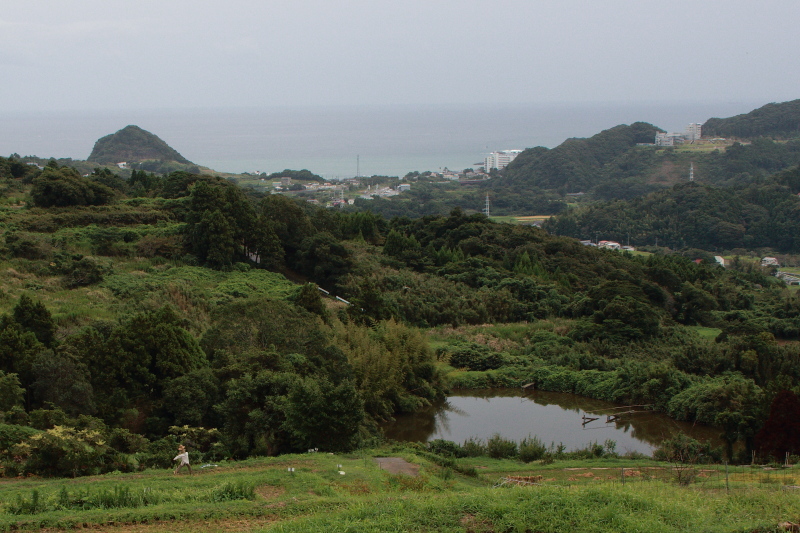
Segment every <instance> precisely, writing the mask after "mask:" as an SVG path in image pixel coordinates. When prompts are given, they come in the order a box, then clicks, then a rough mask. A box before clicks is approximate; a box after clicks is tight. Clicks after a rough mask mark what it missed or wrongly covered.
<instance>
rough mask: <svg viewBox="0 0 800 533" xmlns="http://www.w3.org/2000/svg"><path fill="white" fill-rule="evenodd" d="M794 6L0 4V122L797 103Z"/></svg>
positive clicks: (433, 0) (363, 0)
mask: <svg viewBox="0 0 800 533" xmlns="http://www.w3.org/2000/svg"><path fill="white" fill-rule="evenodd" d="M798 22H800V2H798V1H797V0H772V1H771V0H765V1H760V2H755V1H752V0H735V1H717V2H709V1H703V0H699V1H698V0H693V1H691V2H690V1H683V0H670V1H668V2H655V1H648V0H635V1H629V0H592V1H577V0H547V1H539V0H392V1H384V0H327V1H321V0H280V1H273V0H264V1H256V0H251V1H237V0H226V1H224V2H222V1H204V0H191V1H184V0H135V1H134V0H71V1H64V0H36V1H31V0H4V1H3V3H2V10H0V68H2V73H3V74H2V76H0V110H2V111H34V110H107V109H118V110H125V109H164V108H191V107H222V108H225V107H243V106H259V107H261V106H293V105H339V104H342V105H352V104H444V103H452V104H486V103H499V104H509V103H534V104H542V103H544V104H547V103H563V102H570V103H585V102H683V101H702V102H738V101H755V102H763V103H767V102H779V101H786V100H793V99H796V98H800V90H798V88H800V53H798V46H797V42H796V39H797V24H798Z"/></svg>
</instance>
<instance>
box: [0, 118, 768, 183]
mask: <svg viewBox="0 0 800 533" xmlns="http://www.w3.org/2000/svg"><path fill="white" fill-rule="evenodd" d="M766 103H768V102H763V103H753V102H716V103H708V102H706V103H704V102H683V103H680V102H662V103H658V102H655V103H630V104H628V103H624V102H616V103H581V104H566V103H565V104H547V105H545V104H518V105H512V104H497V105H491V104H483V105H455V104H454V105H386V106H305V107H300V106H297V107H263V108H231V109H221V108H219V109H161V110H159V109H152V110H134V111H39V112H32V111H0V154H1V155H4V156H8V155H10V154H12V153H17V154H20V155H22V156H26V155H31V156H37V157H43V158H48V157H55V158H59V159H60V158H72V159H76V160H84V159H86V158H87V157H88V156H89V154H90V153H91V150H92V148H93V146H94V143H95V142H96V141H97V140H98V139H100V138H101V137H104V136H106V135H110V134H113V133H115V132H116V131H118V130H120V129H122V128H124V127H125V126H128V125H131V124H135V125H137V126H139V127H141V128H142V129H145V130H147V131H149V132H151V133H153V134H155V135H157V136H158V137H159V138H161V139H162V140H164V141H165V142H166V143H167V144H169V145H170V146H171V147H172V148H174V149H175V150H177V151H178V152H179V153H180V154H181V155H183V156H184V157H186V158H187V159H189V160H190V161H192V162H194V163H196V164H198V165H200V166H203V167H208V168H211V169H213V170H216V171H219V172H228V173H234V174H239V173H244V172H251V173H253V172H259V173H261V172H264V173H267V174H271V173H273V172H280V171H282V170H284V169H292V170H301V169H307V170H310V171H311V172H313V173H315V174H319V175H320V176H322V177H323V178H326V179H337V178H347V177H353V176H356V175H361V176H370V175H386V176H403V175H405V174H406V173H408V172H413V171H419V172H424V171H441V170H442V169H444V168H449V169H450V170H459V171H460V170H463V169H465V168H475V167H476V166H479V165H482V162H483V158H484V157H485V156H486V154H488V153H490V152H493V151H496V150H507V149H525V148H532V147H535V146H544V147H547V148H553V147H555V146H557V145H559V144H561V143H562V142H564V141H565V140H566V139H568V138H572V137H590V136H592V135H594V134H596V133H599V132H601V131H603V130H605V129H608V128H612V127H614V126H617V125H619V124H630V123H632V122H636V121H642V122H649V123H651V124H653V125H655V126H658V127H660V128H662V129H665V130H667V131H683V130H684V128H685V127H686V125H687V124H689V123H692V122H700V123H702V122H705V121H706V120H708V119H709V118H712V117H721V118H724V117H729V116H733V115H737V114H741V113H747V112H749V111H751V110H753V109H755V108H757V107H760V106H761V105H764V104H766Z"/></svg>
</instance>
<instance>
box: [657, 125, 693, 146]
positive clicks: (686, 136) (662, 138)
mask: <svg viewBox="0 0 800 533" xmlns="http://www.w3.org/2000/svg"><path fill="white" fill-rule="evenodd" d="M702 135H703V125H702V124H698V123H696V122H692V123H691V124H689V125H688V126H686V131H684V132H683V133H656V142H655V144H656V146H675V145H676V144H681V143H684V142H687V141H688V142H692V141H699V140H700V138H701V137H702Z"/></svg>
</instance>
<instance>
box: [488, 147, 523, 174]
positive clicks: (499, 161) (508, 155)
mask: <svg viewBox="0 0 800 533" xmlns="http://www.w3.org/2000/svg"><path fill="white" fill-rule="evenodd" d="M521 153H522V150H501V151H499V152H492V153H491V154H489V155H488V156H486V158H485V159H484V160H483V168H485V169H486V172H489V171H490V170H491V169H493V168H496V169H497V170H501V169H503V168H505V167H506V166H507V165H508V164H509V163H511V162H512V161H513V160H514V159H516V157H517V156H518V155H519V154H521Z"/></svg>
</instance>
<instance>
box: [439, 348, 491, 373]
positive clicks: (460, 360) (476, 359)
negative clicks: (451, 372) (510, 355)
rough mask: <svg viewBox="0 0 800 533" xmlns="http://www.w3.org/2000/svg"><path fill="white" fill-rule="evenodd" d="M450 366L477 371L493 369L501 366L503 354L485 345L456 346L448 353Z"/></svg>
mask: <svg viewBox="0 0 800 533" xmlns="http://www.w3.org/2000/svg"><path fill="white" fill-rule="evenodd" d="M450 366H452V367H454V368H467V369H469V370H477V371H483V370H493V369H495V368H500V367H501V366H503V356H502V354H499V353H496V352H493V351H491V350H490V349H489V348H487V347H485V346H481V345H478V344H473V345H470V346H463V347H459V348H456V350H455V351H454V352H452V353H451V354H450Z"/></svg>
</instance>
